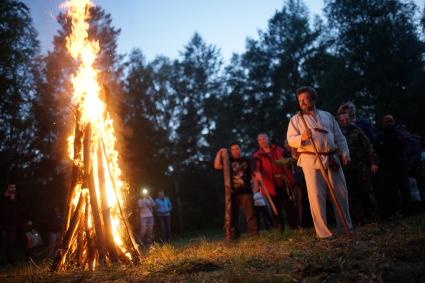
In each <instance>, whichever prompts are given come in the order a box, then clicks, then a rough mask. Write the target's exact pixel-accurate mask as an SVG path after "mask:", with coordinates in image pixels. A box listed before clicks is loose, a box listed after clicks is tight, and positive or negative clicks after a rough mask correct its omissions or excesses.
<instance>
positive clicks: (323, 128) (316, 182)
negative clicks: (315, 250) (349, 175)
mask: <svg viewBox="0 0 425 283" xmlns="http://www.w3.org/2000/svg"><path fill="white" fill-rule="evenodd" d="M296 95H297V100H298V104H299V106H300V108H301V112H300V113H299V114H296V115H294V116H293V117H292V118H291V120H290V122H289V125H288V131H287V139H288V144H289V146H291V147H293V148H296V149H297V152H298V154H299V158H298V162H297V164H298V166H300V167H302V169H303V172H304V177H305V181H306V185H307V193H308V199H309V202H310V210H311V215H312V218H313V223H314V228H315V230H316V234H317V236H318V237H319V238H331V237H333V233H332V232H331V230H330V229H329V227H328V225H327V219H326V200H327V186H326V183H325V178H324V176H323V175H322V173H321V170H320V168H321V164H320V163H322V164H323V166H324V168H325V173H326V174H327V176H328V177H329V181H330V183H331V185H332V186H333V188H334V191H335V195H336V200H337V202H338V204H339V206H340V208H341V212H342V216H343V219H344V221H345V223H346V224H347V226H348V229H350V230H351V229H352V223H351V217H350V212H349V209H348V192H347V185H346V182H345V177H344V173H343V171H342V168H341V165H348V164H349V162H350V152H349V149H348V145H347V141H346V139H345V137H344V135H343V134H342V132H341V129H340V127H339V125H338V123H337V122H336V120H335V118H334V117H333V115H331V114H330V113H329V112H326V111H322V110H319V109H317V108H316V91H315V89H314V88H312V87H309V86H304V87H301V88H299V89H298V90H297V92H296ZM301 115H303V117H304V120H305V122H306V124H307V128H306V127H305V126H304V122H303V119H302V117H301ZM311 139H313V140H314V143H315V145H316V147H317V151H318V153H319V158H317V156H316V152H315V149H314V146H313V144H312V142H311ZM319 159H320V160H319ZM334 213H335V219H336V222H337V228H338V233H340V234H342V232H343V231H344V230H343V228H344V226H343V222H342V219H341V218H340V216H339V214H338V213H337V209H336V207H335V204H334Z"/></svg>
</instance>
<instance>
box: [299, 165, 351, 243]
mask: <svg viewBox="0 0 425 283" xmlns="http://www.w3.org/2000/svg"><path fill="white" fill-rule="evenodd" d="M326 171H327V174H328V176H329V180H330V183H331V185H332V187H333V188H334V192H335V196H336V199H337V201H338V204H339V206H340V207H341V210H342V214H343V216H344V219H345V222H346V223H347V225H348V227H349V229H350V230H351V229H352V224H351V217H350V212H349V210H348V192H347V185H346V183H345V177H344V173H343V172H342V168H341V167H340V168H339V170H338V171H333V170H331V169H328V170H326ZM303 172H304V176H305V181H306V185H307V192H308V200H309V202H310V210H311V216H312V218H313V222H314V228H315V229H316V234H317V237H319V238H327V237H331V236H332V232H331V231H330V230H329V228H328V226H327V221H326V199H327V186H326V182H325V180H324V178H323V176H322V173H321V172H320V170H319V169H315V168H308V167H303ZM333 208H334V209H333V210H334V214H335V219H336V224H337V231H338V234H342V233H343V232H344V226H343V224H342V222H341V218H340V216H339V214H338V211H337V209H336V207H335V204H333Z"/></svg>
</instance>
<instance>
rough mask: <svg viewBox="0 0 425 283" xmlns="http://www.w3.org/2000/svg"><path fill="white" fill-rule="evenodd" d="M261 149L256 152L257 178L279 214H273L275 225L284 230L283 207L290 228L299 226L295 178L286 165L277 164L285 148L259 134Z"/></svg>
mask: <svg viewBox="0 0 425 283" xmlns="http://www.w3.org/2000/svg"><path fill="white" fill-rule="evenodd" d="M257 141H258V146H259V149H258V150H257V151H256V152H255V153H254V155H253V160H254V164H255V171H254V172H255V173H254V176H255V180H256V182H260V183H261V184H262V186H263V188H262V193H263V194H264V193H265V192H264V191H263V190H264V189H266V190H267V191H268V192H269V195H270V197H271V199H272V201H273V203H274V204H275V206H276V208H277V211H278V215H273V227H274V228H277V229H280V230H283V229H284V226H285V224H284V223H285V221H284V219H283V215H282V207H283V209H284V210H285V215H286V221H287V223H288V226H289V228H291V229H296V228H298V221H297V219H298V217H297V210H296V207H295V202H294V200H293V197H292V192H291V190H292V188H293V187H294V178H293V176H292V175H291V173H290V171H289V170H288V169H286V168H285V167H284V166H280V165H278V164H277V162H276V161H277V160H281V159H283V157H284V156H283V153H284V152H283V149H282V148H281V147H279V146H276V145H274V144H271V143H270V142H269V138H268V136H267V134H264V133H261V134H259V135H258V136H257Z"/></svg>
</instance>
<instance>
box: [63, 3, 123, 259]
mask: <svg viewBox="0 0 425 283" xmlns="http://www.w3.org/2000/svg"><path fill="white" fill-rule="evenodd" d="M92 6H93V3H92V2H91V1H90V0H70V1H68V2H66V3H65V4H64V5H63V7H65V8H66V9H67V13H68V15H69V16H70V18H71V19H72V30H71V33H70V35H69V36H68V37H67V41H66V47H67V49H68V51H69V53H70V54H71V56H72V57H73V58H74V60H75V61H76V62H77V63H78V70H77V71H76V73H75V74H74V75H73V76H72V78H71V81H72V86H73V97H72V103H73V105H75V106H76V107H77V109H78V110H79V111H80V113H81V120H80V121H79V122H80V124H79V127H80V129H83V128H84V127H85V126H86V125H89V124H90V126H91V129H92V144H91V153H90V155H91V160H92V166H93V169H92V171H93V174H94V179H95V188H96V195H97V199H98V203H99V207H100V206H101V202H100V194H99V182H100V181H99V180H100V179H101V178H102V179H103V180H105V187H106V191H107V203H108V207H107V208H105V207H102V209H103V210H104V209H109V211H110V218H111V224H112V235H113V238H114V241H115V243H116V244H117V246H118V247H119V248H120V249H121V250H122V252H123V253H124V254H126V255H127V256H129V253H128V252H127V250H126V248H125V246H124V242H123V237H122V235H123V227H124V226H123V225H124V223H123V219H122V217H121V215H120V212H119V207H118V205H119V204H118V202H120V203H122V202H123V196H124V193H125V192H126V191H125V188H124V182H123V181H122V180H121V170H120V167H119V165H118V152H117V150H116V149H115V145H116V137H115V135H114V127H113V120H112V119H111V118H110V115H109V113H107V111H106V105H105V102H104V101H102V99H101V97H100V92H101V87H100V83H99V80H98V70H97V69H96V68H95V67H94V62H95V60H96V58H97V55H98V53H99V51H100V47H99V42H98V41H94V40H89V38H88V29H89V23H88V19H89V10H90V8H91V7H92ZM73 141H74V137H73V136H70V137H69V138H68V151H69V154H70V157H71V159H74V158H73V157H74V152H73V150H74V148H73ZM99 148H103V150H102V152H103V153H104V154H103V157H102V160H101V162H102V166H103V168H104V169H105V170H103V171H104V176H99V175H98V170H97V168H98V166H99V164H98V158H97V154H96V152H97V151H98V149H99ZM76 162H81V160H76ZM77 165H79V166H81V164H77ZM76 189H78V190H82V189H84V188H76ZM75 195H76V197H79V193H76V194H75ZM77 201H78V200H74V204H76V203H77ZM90 219H91V220H90V222H92V219H93V218H92V217H90ZM90 227H92V223H90Z"/></svg>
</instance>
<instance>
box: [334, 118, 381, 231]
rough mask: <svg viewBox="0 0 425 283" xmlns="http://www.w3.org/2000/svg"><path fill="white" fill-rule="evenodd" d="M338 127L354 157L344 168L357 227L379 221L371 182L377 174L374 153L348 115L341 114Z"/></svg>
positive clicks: (352, 212) (376, 161)
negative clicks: (368, 222) (373, 175)
mask: <svg viewBox="0 0 425 283" xmlns="http://www.w3.org/2000/svg"><path fill="white" fill-rule="evenodd" d="M338 123H339V125H340V127H341V131H342V133H343V135H344V136H345V138H346V139H347V144H348V148H349V150H350V155H351V163H350V164H349V165H347V166H345V167H344V168H343V170H344V174H345V178H346V180H347V187H348V195H349V199H348V200H349V204H350V213H351V219H352V220H353V222H354V223H356V224H360V223H365V222H367V221H373V220H376V217H377V204H376V200H375V194H374V190H373V182H372V174H375V173H376V172H377V171H378V159H377V156H376V154H375V150H374V149H373V146H372V144H371V143H370V141H369V138H368V137H367V136H366V134H365V133H364V132H363V130H362V129H360V128H359V127H357V126H356V125H354V123H352V122H351V121H350V117H349V116H348V114H345V113H342V114H339V115H338Z"/></svg>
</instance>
